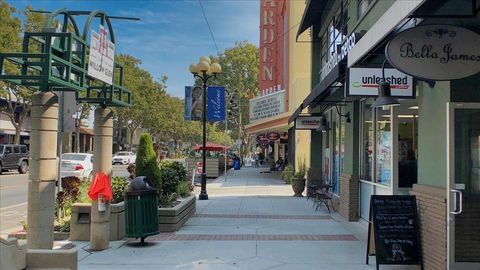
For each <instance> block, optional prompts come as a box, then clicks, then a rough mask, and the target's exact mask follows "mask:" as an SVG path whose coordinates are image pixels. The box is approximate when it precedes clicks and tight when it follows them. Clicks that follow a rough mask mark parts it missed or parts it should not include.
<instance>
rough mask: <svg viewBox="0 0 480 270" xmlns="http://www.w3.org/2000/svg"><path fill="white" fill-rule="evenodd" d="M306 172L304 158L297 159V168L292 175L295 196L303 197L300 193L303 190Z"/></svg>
mask: <svg viewBox="0 0 480 270" xmlns="http://www.w3.org/2000/svg"><path fill="white" fill-rule="evenodd" d="M306 172H307V165H305V160H299V161H298V168H297V170H296V171H295V173H294V174H293V177H292V189H293V192H294V193H295V194H294V195H293V196H295V197H303V195H302V193H303V190H305V174H306Z"/></svg>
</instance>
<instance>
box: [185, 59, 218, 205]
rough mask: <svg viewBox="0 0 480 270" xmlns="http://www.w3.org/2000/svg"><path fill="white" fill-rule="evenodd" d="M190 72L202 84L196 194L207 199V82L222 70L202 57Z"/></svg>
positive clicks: (191, 66) (192, 65) (199, 197)
mask: <svg viewBox="0 0 480 270" xmlns="http://www.w3.org/2000/svg"><path fill="white" fill-rule="evenodd" d="M189 70H190V72H191V73H192V74H193V77H194V78H199V79H200V80H201V81H202V84H203V97H202V98H203V116H202V122H203V152H202V178H201V190H200V195H199V196H198V199H199V200H208V194H207V167H206V164H207V156H206V147H207V82H208V80H209V79H211V78H216V76H217V74H218V73H221V72H222V67H221V66H220V64H218V63H212V62H211V60H210V58H209V57H206V56H204V57H202V58H200V61H199V63H198V64H191V65H190V67H189Z"/></svg>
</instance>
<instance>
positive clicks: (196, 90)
mask: <svg viewBox="0 0 480 270" xmlns="http://www.w3.org/2000/svg"><path fill="white" fill-rule="evenodd" d="M202 96H203V90H202V88H201V87H198V86H195V87H193V86H185V114H184V119H185V120H193V121H201V120H202V115H203V98H202Z"/></svg>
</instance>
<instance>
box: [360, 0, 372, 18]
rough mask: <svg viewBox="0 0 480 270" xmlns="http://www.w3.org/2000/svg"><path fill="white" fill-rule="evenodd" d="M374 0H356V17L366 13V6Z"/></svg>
mask: <svg viewBox="0 0 480 270" xmlns="http://www.w3.org/2000/svg"><path fill="white" fill-rule="evenodd" d="M373 1H374V0H358V8H357V10H358V19H360V18H362V17H363V15H365V13H367V11H368V8H370V5H371V4H372V3H373Z"/></svg>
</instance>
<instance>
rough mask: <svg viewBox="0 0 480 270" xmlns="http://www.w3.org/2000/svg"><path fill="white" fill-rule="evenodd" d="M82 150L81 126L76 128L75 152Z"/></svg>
mask: <svg viewBox="0 0 480 270" xmlns="http://www.w3.org/2000/svg"><path fill="white" fill-rule="evenodd" d="M79 152H80V127H77V128H76V129H75V153H79Z"/></svg>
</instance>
